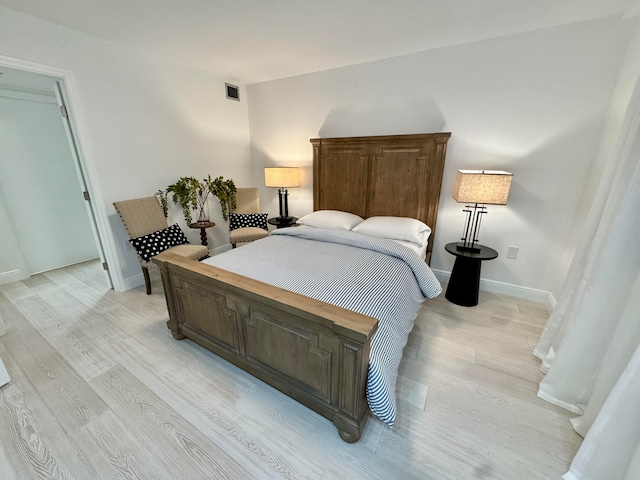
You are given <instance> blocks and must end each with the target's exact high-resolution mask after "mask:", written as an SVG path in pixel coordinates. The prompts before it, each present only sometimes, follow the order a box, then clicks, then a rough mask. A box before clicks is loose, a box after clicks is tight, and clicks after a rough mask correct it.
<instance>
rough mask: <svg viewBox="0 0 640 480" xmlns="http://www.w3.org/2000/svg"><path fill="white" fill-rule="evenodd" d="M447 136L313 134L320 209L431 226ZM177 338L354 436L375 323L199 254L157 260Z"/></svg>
mask: <svg viewBox="0 0 640 480" xmlns="http://www.w3.org/2000/svg"><path fill="white" fill-rule="evenodd" d="M449 136H450V134H449V133H436V134H420V135H393V136H380V137H351V138H334V139H312V140H311V143H312V144H313V154H314V155H313V172H314V179H313V182H314V210H320V209H328V210H343V211H349V212H352V213H356V214H358V215H360V216H362V217H369V216H374V215H394V216H406V217H413V218H417V219H419V220H422V221H424V222H425V223H427V224H428V225H429V226H430V227H431V229H432V235H431V239H430V240H429V247H428V251H427V262H428V261H429V260H430V258H431V251H432V248H433V236H434V233H435V226H436V216H437V211H438V201H439V198H440V186H441V184H442V172H443V169H444V159H445V152H446V144H447V140H448V139H449ZM153 261H154V262H155V263H156V264H157V265H158V267H159V269H160V272H161V275H162V282H163V286H164V291H165V296H166V300H167V308H168V310H169V321H168V322H167V326H168V327H169V330H171V333H172V334H173V336H174V338H176V339H183V338H189V339H191V340H193V341H195V342H196V343H198V344H200V345H202V346H203V347H205V348H206V349H208V350H210V351H212V352H214V353H216V354H217V355H219V356H221V357H223V358H225V359H226V360H228V361H230V362H232V363H234V364H235V365H237V366H239V367H240V368H242V369H243V370H245V371H247V372H249V373H251V374H252V375H254V376H255V377H257V378H259V379H261V380H263V381H264V382H266V383H268V384H270V385H272V386H273V387H275V388H277V389H279V390H280V391H282V392H283V393H285V394H287V395H289V396H290V397H292V398H294V399H295V400H297V401H299V402H300V403H302V404H304V405H306V406H307V407H309V408H311V409H313V410H315V411H316V412H318V413H320V414H321V415H323V416H324V417H326V418H328V419H330V420H331V421H332V422H333V423H334V425H335V426H336V427H337V428H338V432H339V434H340V437H341V438H342V439H343V440H345V441H346V442H355V441H357V440H358V439H359V438H360V436H361V435H362V431H363V429H364V426H365V424H366V421H367V419H368V417H369V415H368V413H369V408H368V405H367V400H366V396H365V393H366V392H365V390H366V380H367V369H368V364H369V349H370V342H371V338H372V336H373V334H374V333H375V331H376V329H377V320H376V319H374V318H371V317H367V316H365V315H361V314H358V313H355V312H352V311H349V310H345V309H343V308H339V307H335V306H333V305H330V304H328V303H325V302H321V301H319V300H314V299H311V298H309V297H305V296H302V295H298V294H296V293H293V292H290V291H287V290H284V289H281V288H277V287H273V286H271V285H267V284H265V283H262V282H259V281H256V280H253V279H251V278H247V277H244V276H241V275H237V274H235V273H232V272H229V271H226V270H222V269H220V268H216V267H213V266H210V265H206V264H202V263H199V262H197V261H195V260H190V259H187V258H183V257H179V256H177V255H174V254H170V253H161V254H159V255H157V256H156V257H154V259H153Z"/></svg>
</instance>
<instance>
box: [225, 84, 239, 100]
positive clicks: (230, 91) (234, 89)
mask: <svg viewBox="0 0 640 480" xmlns="http://www.w3.org/2000/svg"><path fill="white" fill-rule="evenodd" d="M224 86H225V88H226V89H227V98H229V99H231V100H236V101H238V102H239V101H240V89H239V88H238V86H237V85H231V84H230V83H225V84H224Z"/></svg>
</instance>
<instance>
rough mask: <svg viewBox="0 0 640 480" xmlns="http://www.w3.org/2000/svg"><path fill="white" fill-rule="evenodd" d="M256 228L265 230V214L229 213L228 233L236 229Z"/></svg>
mask: <svg viewBox="0 0 640 480" xmlns="http://www.w3.org/2000/svg"><path fill="white" fill-rule="evenodd" d="M246 227H257V228H262V229H263V230H267V214H266V213H230V214H229V231H231V230H235V229H237V228H246Z"/></svg>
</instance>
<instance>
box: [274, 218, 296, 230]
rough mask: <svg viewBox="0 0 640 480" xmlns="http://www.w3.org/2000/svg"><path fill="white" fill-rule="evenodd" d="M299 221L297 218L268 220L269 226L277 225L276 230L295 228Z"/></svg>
mask: <svg viewBox="0 0 640 480" xmlns="http://www.w3.org/2000/svg"><path fill="white" fill-rule="evenodd" d="M297 221H298V219H297V218H296V217H273V218H270V219H269V220H267V222H269V225H275V227H276V228H285V227H295V226H296V225H297V224H296V222H297Z"/></svg>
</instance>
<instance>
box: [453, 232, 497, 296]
mask: <svg viewBox="0 0 640 480" xmlns="http://www.w3.org/2000/svg"><path fill="white" fill-rule="evenodd" d="M476 247H478V248H480V251H479V252H467V251H463V250H458V249H457V248H456V243H455V242H454V243H447V245H445V247H444V249H445V250H446V251H447V252H449V253H450V254H451V255H455V257H456V263H455V264H454V265H453V271H452V272H451V278H450V279H449V286H448V287H447V293H445V297H446V299H447V300H449V301H450V302H451V303H455V304H456V305H461V306H463V307H475V306H476V305H477V304H478V292H479V290H480V268H481V267H482V261H483V260H493V259H494V258H497V257H498V252H496V251H495V250H494V249H493V248H489V247H485V246H484V245H478V244H476Z"/></svg>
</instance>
